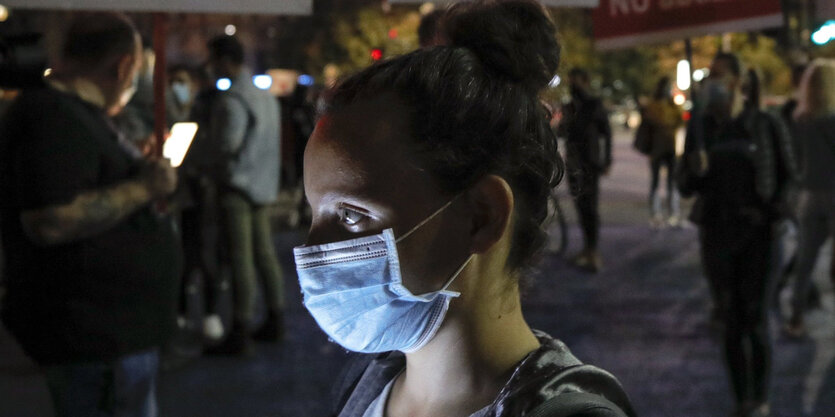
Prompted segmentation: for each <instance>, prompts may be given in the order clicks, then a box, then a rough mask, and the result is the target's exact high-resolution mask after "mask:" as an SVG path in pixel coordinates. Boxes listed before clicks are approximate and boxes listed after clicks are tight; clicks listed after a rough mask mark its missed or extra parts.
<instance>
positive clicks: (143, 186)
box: [20, 161, 177, 246]
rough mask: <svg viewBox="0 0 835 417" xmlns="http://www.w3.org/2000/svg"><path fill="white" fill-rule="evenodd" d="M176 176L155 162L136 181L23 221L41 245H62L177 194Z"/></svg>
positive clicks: (28, 214) (85, 195)
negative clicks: (153, 202)
mask: <svg viewBox="0 0 835 417" xmlns="http://www.w3.org/2000/svg"><path fill="white" fill-rule="evenodd" d="M176 183H177V179H176V172H175V171H174V169H173V168H171V166H170V164H168V162H167V161H154V162H151V163H150V164H149V165H148V166H147V167H146V168H145V169H144V170H143V171H142V173H141V174H140V175H139V176H138V177H137V178H134V179H130V180H127V181H125V182H122V183H120V184H117V185H115V186H112V187H109V188H104V189H99V190H93V191H88V192H85V193H82V194H79V195H78V196H77V197H75V199H73V201H71V202H70V203H67V204H63V205H57V206H49V207H44V208H40V209H35V210H29V211H25V212H23V213H22V214H21V216H20V217H21V218H20V221H21V223H22V224H23V230H24V231H25V232H26V234H27V236H28V237H29V238H30V239H31V240H32V241H33V242H35V243H37V244H39V245H44V246H46V245H58V244H62V243H68V242H72V241H76V240H79V239H84V238H88V237H91V236H95V235H97V234H100V233H102V232H105V231H107V230H109V229H110V228H112V227H114V226H115V225H117V224H118V223H119V222H121V221H122V220H124V219H125V218H127V217H128V216H130V215H131V214H133V213H134V212H135V211H136V210H138V209H139V208H141V207H143V206H144V205H146V204H148V203H149V202H151V201H152V200H155V199H158V198H163V197H165V196H167V195H168V194H170V193H172V192H173V191H174V188H175V187H176Z"/></svg>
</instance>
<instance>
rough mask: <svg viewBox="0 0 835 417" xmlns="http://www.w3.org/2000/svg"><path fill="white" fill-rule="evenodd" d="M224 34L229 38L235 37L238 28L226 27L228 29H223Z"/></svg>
mask: <svg viewBox="0 0 835 417" xmlns="http://www.w3.org/2000/svg"><path fill="white" fill-rule="evenodd" d="M223 32H224V33H226V34H227V35H229V36H235V34H236V33H238V28H237V27H235V25H226V28H224V29H223Z"/></svg>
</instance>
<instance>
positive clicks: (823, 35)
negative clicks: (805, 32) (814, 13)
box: [812, 20, 835, 45]
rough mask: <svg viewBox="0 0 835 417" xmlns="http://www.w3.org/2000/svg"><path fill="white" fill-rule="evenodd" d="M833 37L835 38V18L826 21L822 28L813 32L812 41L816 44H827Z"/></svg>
mask: <svg viewBox="0 0 835 417" xmlns="http://www.w3.org/2000/svg"><path fill="white" fill-rule="evenodd" d="M833 39H835V20H830V21H828V22H826V23H824V24H823V26H821V27H820V29H818V30H816V31H815V32H814V33H812V42H814V43H815V45H825V44H827V43H828V42H829V41H831V40H833Z"/></svg>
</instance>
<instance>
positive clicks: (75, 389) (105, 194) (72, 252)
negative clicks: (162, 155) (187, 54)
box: [0, 13, 182, 417]
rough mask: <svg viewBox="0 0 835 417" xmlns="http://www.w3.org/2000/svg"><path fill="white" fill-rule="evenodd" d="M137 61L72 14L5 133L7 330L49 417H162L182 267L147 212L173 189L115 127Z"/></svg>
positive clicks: (167, 228) (108, 32)
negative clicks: (34, 367) (45, 398)
mask: <svg viewBox="0 0 835 417" xmlns="http://www.w3.org/2000/svg"><path fill="white" fill-rule="evenodd" d="M141 52H142V49H141V43H140V39H139V35H138V34H137V32H136V29H135V28H134V26H133V24H132V23H131V22H130V20H128V18H127V17H125V16H123V15H121V14H114V13H95V14H88V15H80V16H79V17H77V18H76V19H75V20H74V21H73V22H72V23H71V24H70V26H69V30H68V32H67V34H66V38H65V40H64V45H63V49H62V54H61V59H60V62H59V63H58V65H57V66H56V70H55V72H54V75H53V76H52V77H50V78H49V79H47V82H46V84H47V85H46V86H44V87H42V88H35V89H32V90H27V91H24V92H23V94H22V95H21V96H20V97H19V98H18V99H17V100H16V101H15V102H14V103H13V104H12V106H11V107H10V108H9V110H8V113H7V114H6V117H5V118H4V120H3V123H2V126H1V127H0V158H2V160H0V220H2V225H0V228H2V229H3V237H2V239H3V251H4V252H5V254H6V256H7V258H6V259H7V265H5V272H6V275H5V276H4V279H5V280H6V289H7V293H6V294H5V297H4V299H3V302H2V308H3V310H2V318H3V323H4V324H5V325H6V327H7V328H8V329H9V331H10V332H11V334H12V335H14V336H15V338H16V339H17V341H18V342H19V343H20V344H21V346H22V347H23V350H24V351H25V352H26V353H27V354H28V355H29V356H31V357H32V358H33V359H34V360H35V362H37V363H38V364H39V365H40V366H41V368H42V370H43V371H44V374H45V376H46V382H47V386H48V387H49V390H50V393H51V395H52V401H53V406H54V409H55V411H56V415H58V416H93V415H96V416H123V415H132V416H143V417H153V416H156V415H157V411H156V410H157V406H156V395H155V386H156V377H157V370H158V366H159V347H160V346H161V345H162V344H163V343H165V341H166V340H167V339H168V338H169V336H171V335H172V333H173V331H174V322H175V317H176V312H175V310H176V299H177V285H178V278H179V275H180V268H181V264H182V254H181V251H180V248H179V242H178V240H177V238H176V236H175V233H174V228H173V226H172V221H171V219H170V218H169V217H168V216H166V215H163V214H161V213H159V212H158V211H156V210H155V209H154V207H153V205H152V202H154V201H158V200H160V199H163V198H165V197H167V196H168V195H170V194H171V193H172V192H173V191H174V189H175V187H176V183H177V176H176V173H175V171H174V168H172V167H171V165H170V164H169V163H168V161H165V160H162V159H153V160H145V159H144V158H143V157H142V155H141V154H140V153H139V151H138V150H137V149H136V148H135V147H134V146H133V144H131V143H129V141H127V140H125V139H124V137H123V136H122V135H121V134H120V132H118V131H117V130H116V129H115V128H114V125H113V123H112V122H111V120H110V117H111V116H113V115H114V114H117V113H119V112H120V111H121V110H122V109H123V108H124V106H125V105H126V104H127V102H128V101H129V100H130V98H131V96H132V94H133V92H134V91H135V90H136V83H137V77H138V72H139V67H140V61H141Z"/></svg>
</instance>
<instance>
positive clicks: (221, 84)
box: [215, 78, 232, 91]
mask: <svg viewBox="0 0 835 417" xmlns="http://www.w3.org/2000/svg"><path fill="white" fill-rule="evenodd" d="M215 87H217V89H218V90H220V91H226V90H228V89H229V88H231V87H232V80H230V79H228V78H221V79H219V80H217V83H216V84H215Z"/></svg>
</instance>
